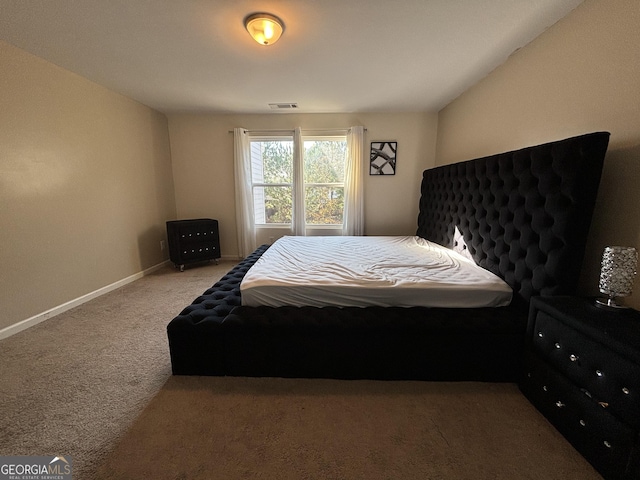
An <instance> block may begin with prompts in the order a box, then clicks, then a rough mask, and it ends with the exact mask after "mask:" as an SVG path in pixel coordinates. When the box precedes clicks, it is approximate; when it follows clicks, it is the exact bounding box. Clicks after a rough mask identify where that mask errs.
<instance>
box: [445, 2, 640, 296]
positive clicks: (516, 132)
mask: <svg viewBox="0 0 640 480" xmlns="http://www.w3.org/2000/svg"><path fill="white" fill-rule="evenodd" d="M639 28H640V2H638V0H586V1H585V2H584V3H583V4H582V5H581V6H579V7H578V8H577V9H576V10H574V11H573V12H572V13H570V14H569V15H568V16H567V17H565V18H564V19H563V20H561V21H560V22H558V23H557V24H556V25H554V26H553V27H551V28H550V29H549V30H547V32H545V33H544V34H543V35H541V36H540V37H538V38H537V39H536V40H534V41H533V42H532V43H531V44H529V45H528V46H526V47H525V48H523V49H521V50H520V51H518V52H516V53H515V54H514V55H513V56H512V57H511V58H510V59H509V60H508V61H507V62H506V63H505V64H503V65H502V66H501V67H499V68H498V69H496V70H495V71H494V72H492V73H491V74H490V75H489V76H488V77H487V78H485V79H484V80H483V81H482V82H480V83H479V84H477V85H476V86H474V87H473V88H471V89H469V90H468V91H467V92H465V93H464V94H463V95H461V96H460V97H459V98H458V99H456V100H455V101H454V102H452V103H451V104H450V105H448V106H447V107H446V108H444V109H443V110H442V111H441V112H440V114H439V123H438V142H437V153H436V162H437V164H446V163H452V162H455V161H459V160H464V159H468V158H474V157H478V156H482V155H488V154H491V153H497V152H501V151H508V150H513V149H517V148H521V147H524V146H528V145H535V144H538V143H542V142H547V141H551V140H556V139H561V138H565V137H569V136H573V135H579V134H582V133H587V132H592V131H599V130H605V131H609V132H611V141H610V144H609V151H608V154H607V157H606V161H605V168H604V172H603V179H602V182H601V185H600V192H599V197H598V201H597V206H596V212H595V215H594V220H593V224H592V229H591V234H590V238H589V240H588V246H587V253H586V256H585V267H584V269H583V278H582V291H583V292H584V293H588V294H594V295H595V294H597V281H598V273H599V262H600V258H601V255H602V249H603V248H604V246H606V245H630V246H635V247H640V36H639V32H640V30H639ZM629 303H630V304H631V305H633V306H634V307H636V308H638V307H640V281H636V285H635V293H634V295H633V296H632V297H631V298H630V299H629Z"/></svg>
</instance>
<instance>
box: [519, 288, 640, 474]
mask: <svg viewBox="0 0 640 480" xmlns="http://www.w3.org/2000/svg"><path fill="white" fill-rule="evenodd" d="M520 389H521V390H522V392H523V393H524V395H525V396H526V397H527V398H528V399H529V401H530V402H531V403H532V404H533V405H534V406H535V407H536V408H537V409H538V410H539V411H540V412H541V413H542V414H543V415H544V416H545V417H546V418H547V419H548V420H549V421H550V422H551V423H552V424H553V425H554V426H555V427H556V428H557V429H558V431H559V432H560V433H562V435H564V437H565V438H566V439H567V440H568V441H569V442H570V443H571V444H572V445H573V446H574V447H575V448H576V450H578V451H579V452H580V453H581V454H582V455H583V456H584V457H585V458H586V459H587V460H588V461H589V462H590V463H591V464H592V465H593V466H594V468H595V469H596V470H598V472H599V473H600V474H601V475H602V476H603V477H604V478H606V479H624V480H631V479H640V313H639V312H637V311H635V310H631V309H627V310H615V311H612V310H610V309H607V308H603V307H598V306H596V305H595V304H594V302H593V300H590V299H585V298H578V297H535V298H533V299H532V301H531V309H530V313H529V323H528V327H527V339H526V343H525V358H524V372H523V377H522V380H521V382H520Z"/></svg>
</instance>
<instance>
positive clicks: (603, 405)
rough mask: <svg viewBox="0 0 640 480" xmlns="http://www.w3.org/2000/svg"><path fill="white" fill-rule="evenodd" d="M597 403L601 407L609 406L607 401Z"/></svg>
mask: <svg viewBox="0 0 640 480" xmlns="http://www.w3.org/2000/svg"><path fill="white" fill-rule="evenodd" d="M598 405H600V406H601V407H602V408H607V407H608V406H609V404H608V403H607V402H598Z"/></svg>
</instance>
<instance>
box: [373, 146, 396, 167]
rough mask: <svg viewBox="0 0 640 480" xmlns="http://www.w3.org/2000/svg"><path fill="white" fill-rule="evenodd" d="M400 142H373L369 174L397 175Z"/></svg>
mask: <svg viewBox="0 0 640 480" xmlns="http://www.w3.org/2000/svg"><path fill="white" fill-rule="evenodd" d="M397 152H398V142H371V155H370V157H369V175H395V174H396V155H397Z"/></svg>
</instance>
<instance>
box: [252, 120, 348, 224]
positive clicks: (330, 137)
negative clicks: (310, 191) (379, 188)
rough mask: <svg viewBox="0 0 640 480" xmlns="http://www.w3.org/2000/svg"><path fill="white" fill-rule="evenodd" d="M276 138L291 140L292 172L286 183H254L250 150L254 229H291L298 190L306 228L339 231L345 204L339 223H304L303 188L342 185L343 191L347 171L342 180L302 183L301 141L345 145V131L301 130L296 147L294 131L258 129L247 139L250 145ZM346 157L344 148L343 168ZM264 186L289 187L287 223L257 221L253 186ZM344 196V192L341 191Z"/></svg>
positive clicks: (304, 190)
mask: <svg viewBox="0 0 640 480" xmlns="http://www.w3.org/2000/svg"><path fill="white" fill-rule="evenodd" d="M275 141H290V142H292V143H293V158H292V165H291V168H292V171H291V178H292V181H291V183H286V182H279V183H267V182H254V181H253V174H254V171H253V165H254V162H253V149H252V150H251V151H252V160H251V166H252V168H251V177H252V179H251V197H252V201H253V205H254V213H253V217H254V226H255V228H256V229H270V228H273V229H287V230H292V229H293V222H294V220H293V217H294V216H295V215H296V213H298V212H296V195H297V192H301V194H302V196H303V198H302V205H303V211H302V212H301V214H302V215H303V217H304V218H305V222H304V223H305V229H306V230H334V231H335V230H342V229H343V226H344V205H343V210H342V222H341V223H339V224H337V223H336V224H320V223H318V224H315V223H307V222H306V216H307V209H306V205H305V198H306V189H307V187H327V188H331V187H338V188H341V189H342V190H343V192H344V189H345V176H346V172H343V180H342V182H309V183H307V182H305V179H304V150H305V147H304V143H305V142H306V141H336V142H343V143H344V144H345V147H346V144H347V132H346V131H344V130H327V131H323V133H313V132H305V131H301V134H300V145H299V146H296V136H295V135H294V134H293V132H291V133H288V132H287V133H282V132H279V133H275V132H274V133H267V132H260V133H256V134H250V136H249V142H250V145H253V143H261V142H262V143H264V142H275ZM261 161H262V165H264V159H263V158H261ZM347 161H348V159H347V153H346V150H345V158H344V162H345V168H346V163H347ZM297 162H299V165H297V164H296V163H297ZM296 170H299V172H300V173H299V175H296ZM300 184H301V187H300V189H299V188H298V186H299V185H300ZM267 187H288V188H290V189H291V202H292V203H291V205H292V215H291V216H292V218H291V222H289V223H267V222H266V221H265V222H258V218H257V211H255V210H256V209H255V207H256V203H255V202H256V197H255V191H256V188H267ZM343 195H344V193H343ZM265 220H266V216H265Z"/></svg>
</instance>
